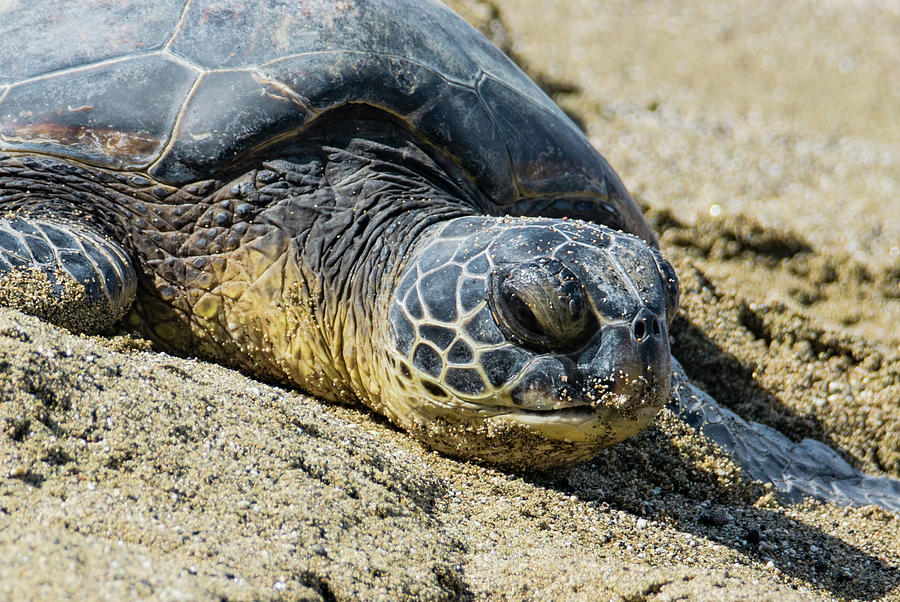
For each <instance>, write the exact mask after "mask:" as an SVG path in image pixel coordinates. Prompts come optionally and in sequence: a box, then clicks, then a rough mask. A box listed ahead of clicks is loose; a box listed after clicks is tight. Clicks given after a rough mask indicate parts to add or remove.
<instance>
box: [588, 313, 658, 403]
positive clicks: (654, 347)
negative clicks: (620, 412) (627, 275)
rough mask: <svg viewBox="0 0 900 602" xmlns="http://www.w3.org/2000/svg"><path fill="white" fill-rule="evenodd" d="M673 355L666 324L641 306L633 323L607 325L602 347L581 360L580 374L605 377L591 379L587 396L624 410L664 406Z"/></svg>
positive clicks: (596, 401)
mask: <svg viewBox="0 0 900 602" xmlns="http://www.w3.org/2000/svg"><path fill="white" fill-rule="evenodd" d="M669 353H670V352H669V338H668V335H667V332H666V324H665V321H664V320H661V319H660V318H659V317H658V316H656V315H655V314H654V313H653V312H651V311H650V310H648V309H647V308H645V307H641V308H640V309H639V310H638V312H637V314H636V315H635V316H634V317H633V318H632V320H631V322H626V323H618V324H610V325H607V326H604V327H603V328H602V329H601V331H600V346H599V347H598V348H595V349H594V350H593V353H591V354H590V356H589V357H585V356H586V355H588V354H587V353H585V354H583V355H582V357H581V358H579V360H580V361H579V365H578V371H579V373H581V374H587V375H592V374H602V375H604V376H603V377H600V378H596V377H589V378H588V380H587V382H586V383H585V386H584V389H585V392H584V394H585V396H586V397H587V398H588V399H589V400H590V401H591V402H592V403H600V404H608V403H613V404H614V405H616V406H620V407H623V409H624V408H625V407H629V408H634V409H637V408H638V407H648V406H651V407H652V406H655V407H662V406H663V405H664V404H665V403H666V402H667V401H668V396H669V389H670V382H669V381H670V377H671V372H672V366H671V361H670V359H669V358H670V355H669Z"/></svg>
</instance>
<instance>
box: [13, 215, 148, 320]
mask: <svg viewBox="0 0 900 602" xmlns="http://www.w3.org/2000/svg"><path fill="white" fill-rule="evenodd" d="M136 287H137V279H136V277H135V272H134V267H133V266H132V263H131V260H130V259H129V257H128V254H127V253H126V252H125V250H124V249H123V248H122V246H121V245H119V244H118V243H116V242H113V241H111V240H109V239H108V238H106V237H105V236H103V235H101V234H99V233H98V232H95V231H94V229H93V228H92V227H91V226H90V225H88V224H78V225H75V224H72V223H66V222H62V221H56V220H53V219H50V218H43V217H28V216H25V217H23V216H19V215H16V214H11V215H7V216H5V217H3V218H0V305H5V306H8V307H13V308H16V309H20V310H22V311H24V312H26V313H29V314H32V315H35V316H38V317H41V318H44V319H46V320H48V321H50V322H53V323H55V324H58V325H60V326H63V327H65V328H68V329H70V330H73V331H79V332H99V331H101V330H104V329H105V328H107V327H109V326H110V325H112V323H113V322H115V321H116V320H118V319H119V318H120V317H122V315H123V314H124V313H125V311H126V310H127V309H128V307H129V306H130V305H131V302H132V300H133V299H134V294H135V289H136Z"/></svg>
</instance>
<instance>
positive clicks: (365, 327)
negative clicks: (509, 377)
mask: <svg viewBox="0 0 900 602" xmlns="http://www.w3.org/2000/svg"><path fill="white" fill-rule="evenodd" d="M302 138H303V142H302V145H296V146H291V145H280V146H279V148H277V149H276V150H272V151H269V152H268V153H267V154H265V155H263V156H260V157H258V162H257V161H254V163H255V164H256V165H259V164H261V167H260V168H258V169H254V170H252V171H247V172H244V173H240V170H238V173H239V175H237V176H236V177H234V178H233V179H231V180H228V179H225V178H223V180H224V181H225V183H223V184H219V183H216V185H215V186H212V187H211V188H213V190H214V191H213V192H212V193H211V194H209V195H207V196H205V197H204V198H203V199H201V200H199V201H198V200H197V199H191V201H190V202H189V203H185V204H183V205H180V204H179V203H178V201H177V199H176V198H175V197H178V196H179V195H180V194H184V189H182V190H180V191H178V192H177V193H176V194H174V195H173V198H172V199H167V200H166V201H165V202H164V203H157V204H156V205H154V206H153V207H152V208H151V209H152V211H153V212H155V213H157V214H162V215H163V216H162V223H163V224H164V226H163V227H162V229H163V230H166V229H169V230H171V233H170V232H164V233H163V241H162V242H161V243H160V242H158V241H156V240H155V238H158V236H159V232H156V231H155V228H153V227H151V228H150V230H149V231H144V230H141V231H132V232H131V233H130V234H131V240H134V241H135V243H134V244H135V246H136V247H138V249H137V251H138V252H137V253H136V255H137V256H138V257H141V258H142V259H141V261H143V262H144V268H145V269H144V270H142V272H143V273H145V274H147V275H148V276H149V278H150V279H151V280H152V282H150V283H149V286H147V287H146V288H147V289H149V291H150V292H151V294H150V295H148V296H146V297H143V298H139V300H138V303H137V304H136V311H135V314H136V318H135V319H134V320H133V321H134V322H140V323H143V324H144V325H149V326H150V329H151V330H152V333H153V335H154V336H155V338H157V339H162V340H163V341H164V343H166V344H167V345H169V346H171V347H174V348H176V349H178V350H180V351H182V352H187V353H191V354H199V355H203V356H207V357H211V358H213V359H216V360H217V361H220V362H223V363H228V364H231V365H236V366H238V367H240V368H243V369H245V370H248V371H250V372H251V373H253V374H254V375H262V376H268V377H270V378H273V379H275V380H280V381H287V382H291V383H293V384H296V385H298V386H299V387H300V388H301V389H303V390H304V391H306V392H308V393H311V394H313V395H317V396H320V397H324V398H326V399H330V400H334V401H342V402H350V401H357V400H358V401H363V402H365V403H367V404H369V405H372V406H375V407H376V409H378V399H379V397H378V385H377V382H376V381H375V379H373V378H372V375H371V367H372V365H373V360H374V356H376V355H377V352H378V349H377V345H378V344H379V342H378V339H379V337H377V336H376V332H375V331H377V330H378V328H379V325H378V312H377V307H378V304H379V302H380V300H381V299H382V298H383V297H384V296H386V295H389V294H390V292H389V289H390V283H391V282H392V281H393V280H394V279H395V278H396V273H397V272H398V270H399V269H401V267H402V265H403V264H404V261H405V258H406V255H407V251H408V250H409V248H410V246H411V245H413V244H414V243H415V241H416V240H417V239H418V237H419V236H420V234H421V232H422V231H424V230H426V229H428V228H429V227H430V226H431V225H433V224H436V223H440V222H443V221H445V220H448V219H453V218H455V217H458V216H462V215H468V214H471V213H473V212H474V210H473V209H472V207H471V206H470V205H469V204H467V203H463V202H462V201H461V200H460V199H462V198H471V197H472V196H477V194H478V193H477V191H475V190H474V189H473V188H471V185H470V184H469V183H468V182H467V181H466V179H465V178H464V177H462V176H461V175H460V176H459V177H454V176H453V175H450V174H452V173H453V169H454V168H453V167H452V166H449V165H445V164H443V163H442V161H443V159H442V158H441V157H439V156H436V153H435V154H434V155H432V154H429V152H426V151H425V150H423V149H422V148H421V147H420V146H419V144H418V143H417V142H416V141H415V140H414V138H413V137H412V136H411V135H410V134H408V133H407V132H406V131H405V130H403V129H402V128H400V127H398V126H395V125H392V124H391V123H390V122H386V121H384V120H377V121H376V120H373V121H366V120H365V119H360V118H354V119H346V120H342V121H340V122H338V123H335V122H334V121H332V122H324V123H323V124H322V125H320V126H319V127H318V128H317V129H316V131H312V132H307V133H305V134H304V136H303V137H302ZM222 209H224V211H221V210H222ZM131 211H132V212H134V209H133V207H132V208H131ZM146 212H147V211H145V214H144V215H139V216H135V215H130V216H128V219H127V220H124V221H125V222H126V223H133V222H134V221H135V217H137V218H138V219H139V220H141V221H140V222H139V223H144V224H146V223H148V222H150V223H151V225H152V223H153V220H152V218H151V219H148V216H147V215H146ZM223 213H224V215H223ZM219 224H221V227H219V228H217V226H218V225H219ZM190 228H193V231H187V232H186V229H190ZM176 232H178V234H176ZM170 239H172V240H173V242H172V243H171V244H170V246H169V247H168V248H166V249H165V252H164V253H163V257H162V258H160V259H157V258H156V256H157V255H159V251H158V247H160V246H165V245H166V244H167V243H166V241H169V240H170ZM176 240H177V241H178V244H177V245H176V244H175V241H176ZM223 257H224V260H223ZM185 323H187V325H188V326H189V330H190V335H191V336H190V337H185V336H184V335H183V333H184V331H185V328H184V324H185Z"/></svg>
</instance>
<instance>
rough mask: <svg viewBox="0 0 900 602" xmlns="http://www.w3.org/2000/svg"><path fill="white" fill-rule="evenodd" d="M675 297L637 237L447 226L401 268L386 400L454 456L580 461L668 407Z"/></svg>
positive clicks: (553, 225)
mask: <svg viewBox="0 0 900 602" xmlns="http://www.w3.org/2000/svg"><path fill="white" fill-rule="evenodd" d="M677 303H678V284H677V280H676V279H675V274H674V271H673V270H672V268H671V266H670V265H669V264H668V262H666V261H665V260H664V259H663V258H662V257H661V255H660V254H659V252H658V251H657V250H656V249H653V248H651V247H649V246H648V245H647V244H646V243H645V242H643V241H641V240H640V239H638V238H637V237H635V236H633V235H630V234H624V233H621V232H617V231H614V230H611V229H609V228H606V227H603V226H597V225H593V224H588V223H585V222H577V221H567V220H557V219H546V218H534V219H527V218H515V219H513V218H500V219H497V218H487V217H467V218H459V219H456V220H453V221H451V222H449V223H447V224H446V225H443V226H441V227H439V230H438V231H437V232H436V233H435V234H434V236H432V237H430V238H429V239H428V241H427V242H425V243H424V244H422V245H420V247H419V248H418V249H417V250H416V252H415V254H414V256H413V258H412V260H411V261H410V262H409V263H408V264H407V265H406V267H405V269H404V270H403V272H402V273H401V274H400V278H399V285H398V286H397V288H396V290H395V294H394V297H393V300H392V302H391V305H390V308H389V310H388V320H387V323H388V334H387V341H386V343H385V347H386V350H387V353H388V356H389V358H390V360H389V364H390V368H389V371H390V372H391V373H393V378H390V377H388V378H387V379H386V381H385V382H392V383H393V384H392V386H390V387H388V389H387V390H386V391H384V392H383V394H382V402H383V403H384V405H385V406H386V410H387V411H388V412H389V413H391V414H392V415H394V416H395V418H396V419H397V420H398V421H399V422H401V423H403V424H404V425H405V426H407V427H409V428H410V429H411V430H413V431H416V430H417V429H418V431H419V432H420V434H421V435H422V436H423V438H426V439H427V440H428V442H429V444H430V445H433V446H435V447H438V448H441V449H445V450H446V451H449V452H451V453H454V454H457V455H469V456H473V457H477V458H481V459H485V460H488V461H490V460H492V459H494V458H495V457H496V458H497V459H502V460H503V461H504V462H509V461H510V458H511V457H515V456H516V452H515V451H513V452H512V453H511V452H510V449H511V448H512V449H513V450H515V449H516V448H517V446H516V443H521V445H519V446H518V448H520V449H521V454H522V455H523V457H521V458H518V459H517V460H516V459H514V460H513V461H519V462H521V460H522V459H523V458H524V457H528V458H530V459H531V461H533V462H534V463H535V465H541V464H544V465H552V464H554V463H555V462H556V461H557V460H556V458H562V457H563V456H565V458H566V459H569V460H571V458H572V456H573V453H574V455H576V456H577V455H583V456H585V457H587V456H589V455H591V454H593V453H595V452H596V450H597V449H599V448H601V447H605V446H607V445H610V444H612V443H615V442H618V441H620V440H622V439H624V438H625V437H627V436H630V435H632V434H634V433H635V432H637V431H638V430H640V429H641V428H643V427H644V426H646V424H647V423H648V422H649V421H650V420H651V419H652V418H653V416H654V415H655V414H656V412H657V411H658V410H659V408H660V407H661V406H662V405H663V404H664V403H665V402H666V400H667V398H668V395H669V388H670V385H669V378H670V373H671V365H670V359H669V358H670V356H669V343H668V337H667V321H668V320H669V319H671V316H672V315H673V314H674V311H675V309H676V307H677ZM573 448H574V451H573ZM536 449H537V450H538V452H537V453H536V452H535V450H536ZM582 452H583V454H582Z"/></svg>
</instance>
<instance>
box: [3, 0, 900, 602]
mask: <svg viewBox="0 0 900 602" xmlns="http://www.w3.org/2000/svg"><path fill="white" fill-rule="evenodd" d="M453 4H454V6H455V7H456V8H457V9H459V10H461V12H462V13H463V14H464V15H465V16H466V17H467V18H469V19H470V20H471V21H472V22H474V23H475V24H476V25H478V26H479V27H481V28H482V29H483V30H484V31H486V32H487V33H489V34H490V35H491V36H492V37H493V39H494V40H495V41H497V42H498V43H499V44H500V45H501V46H504V47H505V48H506V49H507V50H509V51H511V52H512V53H513V54H514V55H515V57H516V58H517V60H519V61H520V63H521V64H523V66H524V67H525V68H526V69H527V70H528V72H529V73H530V74H531V75H532V76H533V77H535V78H536V79H538V80H540V81H541V82H542V83H543V84H544V85H545V87H546V88H547V89H548V90H549V91H550V92H551V93H553V94H554V97H555V98H556V99H557V101H558V102H560V103H561V104H562V106H564V107H565V108H566V110H567V111H569V112H570V113H571V114H572V115H573V116H574V117H576V118H577V119H578V121H579V123H581V124H582V125H583V127H584V128H585V130H586V131H587V133H588V134H589V136H590V137H591V139H592V141H593V142H594V144H595V145H596V146H597V147H598V148H599V149H600V150H601V151H602V152H603V153H604V154H605V155H606V156H607V158H608V159H609V160H610V162H611V163H612V164H613V165H614V166H615V167H616V169H617V170H618V171H619V173H620V175H621V176H622V177H623V179H624V181H625V182H626V183H627V185H628V186H629V187H630V189H631V190H632V191H633V192H634V193H635V195H636V197H637V198H638V199H639V201H640V202H641V203H642V204H643V205H644V206H645V207H646V210H647V215H648V218H649V219H650V221H651V223H652V225H653V226H654V229H655V230H656V231H657V232H658V233H660V241H661V245H662V247H663V249H664V250H665V252H666V253H667V255H668V256H669V257H670V258H671V259H672V260H673V262H674V263H675V265H676V268H677V270H678V273H679V275H680V277H681V280H682V285H683V291H684V292H683V302H682V306H681V309H680V310H679V313H678V316H677V318H676V321H675V324H674V326H673V340H674V343H673V349H674V353H675V355H676V357H677V358H678V359H679V360H680V362H681V363H682V364H683V365H684V367H685V369H686V370H687V371H688V373H689V374H690V376H691V377H692V378H693V379H694V380H695V381H696V382H697V383H698V384H700V385H701V386H702V387H703V388H704V389H706V390H707V391H708V392H710V393H711V394H713V395H714V396H715V397H716V398H717V399H718V400H719V401H720V402H721V403H722V404H724V405H726V406H727V407H729V408H731V409H732V410H734V411H735V412H737V413H739V414H740V415H741V416H743V417H744V418H747V419H750V420H756V421H760V422H763V423H765V424H769V425H771V426H773V427H775V428H778V429H779V430H781V431H782V432H784V433H785V434H787V435H788V436H790V437H791V438H793V439H794V440H799V439H802V438H803V437H814V438H816V439H819V440H822V441H824V442H826V443H828V444H829V445H831V446H833V447H834V448H835V449H837V450H839V451H840V453H841V454H842V456H843V457H844V458H845V459H847V460H848V461H849V462H851V463H852V464H853V465H855V466H857V467H859V468H862V469H864V470H866V471H868V472H870V473H872V474H887V475H892V476H894V477H900V418H898V416H900V407H898V405H900V402H898V400H900V330H898V329H897V328H896V322H897V318H898V317H900V257H898V256H897V255H898V254H900V252H898V253H894V252H893V249H895V248H897V247H900V223H898V215H900V202H898V201H897V198H898V194H897V193H898V188H900V180H898V178H897V176H896V173H897V162H898V161H900V132H898V123H900V119H898V118H900V114H898V113H900V102H898V100H900V99H898V94H900V83H898V80H897V77H898V75H897V74H898V73H900V64H898V63H900V57H898V56H896V48H897V47H900V33H898V32H900V15H898V13H897V11H896V8H895V7H894V6H893V5H889V4H888V3H876V2H849V1H847V2H841V1H833V2H829V3H821V2H815V3H813V2H797V3H794V4H792V5H790V7H789V8H787V9H785V8H784V7H783V6H782V5H780V4H779V5H776V4H775V3H774V2H772V3H769V2H754V3H750V2H737V3H730V4H727V5H720V4H719V3H712V2H690V3H688V2H671V3H664V2H652V3H640V4H638V3H631V2H624V1H623V2H621V3H618V2H607V3H602V4H601V3H593V2H587V1H584V2H569V3H565V6H560V7H555V8H554V10H553V11H552V12H548V10H547V9H546V8H543V3H540V2H537V1H536V0H498V1H497V2H496V3H495V4H486V3H482V2H475V1H468V0H460V1H459V2H455V3H453ZM0 400H2V402H0V429H2V430H0V598H2V599H61V598H74V599H91V600H98V599H108V600H120V599H130V598H149V599H160V600H170V599H216V598H217V599H237V600H244V599H291V600H294V599H309V600H319V599H323V600H346V599H361V600H362V599H365V600H369V599H384V600H396V599H424V600H429V599H446V600H457V599H462V600H466V599H476V600H482V599H485V600H494V599H497V600H506V599H515V600H519V599H521V600H545V599H573V600H654V599H666V600H671V599H678V598H687V599H710V600H728V599H732V600H745V599H747V600H776V599H777V600H793V599H831V598H847V599H853V598H855V599H864V600H873V599H900V516H897V515H896V514H893V513H890V512H887V511H884V510H881V509H879V508H876V507H864V508H844V507H839V506H835V505H831V504H823V503H821V502H817V501H812V500H810V501H806V502H804V503H802V504H797V505H788V504H785V503H784V502H782V501H781V500H780V499H779V498H778V496H777V495H776V494H775V492H774V491H773V490H772V488H771V486H768V487H767V486H766V485H764V484H762V483H759V482H754V481H752V480H750V479H749V478H748V477H747V476H746V475H745V474H743V473H742V472H741V470H740V468H739V467H737V466H736V465H735V464H734V463H733V461H731V459H730V458H729V457H728V456H727V455H725V454H724V453H723V452H721V451H720V450H719V449H718V448H716V447H715V446H714V445H712V444H711V443H709V442H708V441H706V440H705V439H703V438H702V437H700V436H698V435H697V434H696V433H695V432H693V431H692V430H691V429H690V428H689V427H687V426H686V425H685V424H683V423H682V422H680V421H678V420H677V419H675V418H674V417H673V416H672V415H671V414H670V413H669V412H668V411H665V410H664V411H663V412H662V413H661V414H660V417H659V419H658V420H657V422H656V424H654V425H653V426H652V427H651V428H649V429H647V430H646V431H645V432H644V433H642V434H640V435H638V436H637V437H635V438H633V439H632V440H629V441H627V442H625V443H623V444H622V445H620V446H617V447H615V448H612V449H610V450H607V451H606V452H604V453H602V454H601V455H600V456H598V457H597V458H596V459H594V460H592V461H591V462H588V463H584V464H581V465H579V466H575V467H572V468H570V469H567V470H563V471H556V472H554V473H553V474H528V473H522V472H514V471H502V470H498V469H495V468H492V467H488V466H480V465H477V464H473V463H467V462H460V461H456V460H453V459H450V458H446V457H443V456H441V455H439V454H436V453H434V452H431V451H429V450H427V449H425V448H423V447H422V446H421V445H419V444H418V443H416V442H415V441H413V440H412V439H410V438H409V437H408V436H406V435H405V434H403V433H402V432H400V431H398V430H396V429H394V428H392V427H391V426H390V425H388V424H387V423H386V422H385V421H384V420H383V419H382V418H380V417H379V416H377V415H373V414H371V413H369V412H367V411H365V410H364V409H359V408H346V407H340V406H334V405H329V404H326V403H322V402H320V401H317V400H315V399H311V398H309V397H306V396H304V395H302V394H300V393H298V392H296V391H292V390H290V389H286V388H283V387H278V386H274V385H272V384H266V383H262V382H259V381H257V380H254V379H253V378H250V377H248V376H246V375H242V374H240V373H237V372H235V371H232V370H228V369H225V368H222V367H220V366H215V365H211V364H207V363H204V362H199V361H195V360H191V359H184V358H176V357H172V356H169V355H167V354H165V353H162V352H159V351H155V350H153V349H152V348H151V347H150V345H149V344H148V343H147V342H146V341H142V340H140V339H134V338H130V337H128V336H125V335H124V333H121V334H119V335H118V336H112V337H85V336H80V335H73V334H70V333H69V332H67V331H65V330H63V329H60V328H58V327H55V326H51V325H49V324H47V323H45V322H42V321H40V320H38V319H36V318H32V317H29V316H25V315H24V314H21V313H18V312H16V311H14V310H7V309H0Z"/></svg>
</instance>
